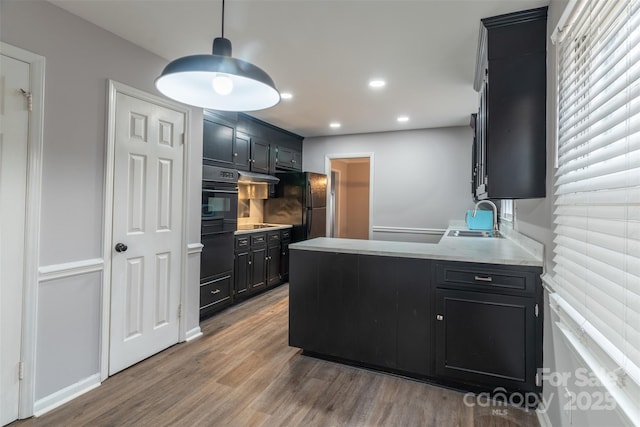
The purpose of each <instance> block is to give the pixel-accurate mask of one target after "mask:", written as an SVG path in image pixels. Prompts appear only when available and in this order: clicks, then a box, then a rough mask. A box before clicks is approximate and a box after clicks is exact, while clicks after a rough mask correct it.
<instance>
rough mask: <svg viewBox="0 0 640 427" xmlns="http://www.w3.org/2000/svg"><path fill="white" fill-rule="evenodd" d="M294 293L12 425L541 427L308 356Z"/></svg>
mask: <svg viewBox="0 0 640 427" xmlns="http://www.w3.org/2000/svg"><path fill="white" fill-rule="evenodd" d="M288 291H289V288H288V285H283V286H280V287H279V288H276V289H274V290H272V291H270V292H268V293H265V294H263V295H261V296H259V297H257V298H254V299H253V300H251V301H247V302H245V303H243V304H240V305H237V306H235V307H232V308H230V309H227V310H226V311H224V312H222V313H220V314H218V315H216V316H214V317H212V318H210V319H208V320H206V321H205V322H203V323H202V328H203V333H204V336H203V337H202V338H199V339H197V340H194V341H193V342H191V343H188V344H178V345H176V346H173V347H171V348H169V349H167V350H165V351H163V352H162V353H160V354H157V355H155V356H153V357H151V358H149V359H147V360H145V361H142V362H140V363H138V364H137V365H135V366H132V367H131V368H129V369H126V370H124V371H122V372H120V373H118V374H117V375H114V376H113V377H110V378H109V379H107V380H106V381H105V382H104V383H103V384H102V385H101V386H100V387H98V388H96V389H95V390H92V391H90V392H89V393H86V394H84V395H82V396H80V397H78V398H77V399H75V400H73V401H71V402H69V403H67V404H66V405H64V406H61V407H60V408H58V409H56V410H54V411H51V412H49V413H47V414H45V415H43V416H41V417H39V418H32V419H29V420H23V421H19V422H15V423H13V424H11V427H17V426H19V427H23V426H25V427H26V426H305V427H306V426H447V427H450V426H496V427H498V426H505V427H506V426H522V427H529V426H538V422H537V418H536V415H535V413H534V412H532V411H529V412H527V411H523V410H521V409H518V408H513V407H504V406H496V407H484V408H483V407H479V406H475V407H468V406H466V405H465V404H464V401H463V397H464V394H463V393H460V392H456V391H452V390H448V389H444V388H440V387H436V386H432V385H429V384H425V383H422V382H418V381H412V380H409V379H405V378H399V377H396V376H392V375H387V374H383V373H378V372H373V371H369V370H365V369H360V368H355V367H350V366H345V365H341V364H337V363H333V362H328V361H324V360H319V359H315V358H311V357H307V356H303V355H301V354H300V350H299V349H297V348H292V347H289V346H288V345H287V340H288V332H287V329H288ZM505 408H506V409H505ZM496 410H498V411H500V412H492V411H496Z"/></svg>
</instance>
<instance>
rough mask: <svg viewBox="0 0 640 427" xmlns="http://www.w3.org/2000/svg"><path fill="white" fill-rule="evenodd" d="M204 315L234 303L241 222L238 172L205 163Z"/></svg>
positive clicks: (203, 198) (202, 230)
mask: <svg viewBox="0 0 640 427" xmlns="http://www.w3.org/2000/svg"><path fill="white" fill-rule="evenodd" d="M201 218H202V225H201V241H202V244H203V245H204V248H203V249H202V256H201V258H200V314H201V316H202V315H205V314H207V313H209V312H213V311H215V310H216V309H217V308H222V307H224V306H226V305H227V304H226V303H228V302H231V289H232V282H233V245H234V232H235V231H236V228H237V224H238V171H237V170H235V169H227V168H221V167H218V166H212V165H203V166H202V217H201Z"/></svg>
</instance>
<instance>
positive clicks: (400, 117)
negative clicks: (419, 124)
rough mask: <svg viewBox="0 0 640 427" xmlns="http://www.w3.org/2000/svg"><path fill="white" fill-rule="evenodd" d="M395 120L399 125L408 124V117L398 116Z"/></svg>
mask: <svg viewBox="0 0 640 427" xmlns="http://www.w3.org/2000/svg"><path fill="white" fill-rule="evenodd" d="M397 120H398V121H399V122H400V123H403V122H408V121H409V117H408V116H398V119H397Z"/></svg>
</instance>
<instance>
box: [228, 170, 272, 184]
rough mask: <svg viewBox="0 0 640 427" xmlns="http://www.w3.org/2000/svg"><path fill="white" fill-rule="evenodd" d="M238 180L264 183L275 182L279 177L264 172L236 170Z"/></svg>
mask: <svg viewBox="0 0 640 427" xmlns="http://www.w3.org/2000/svg"><path fill="white" fill-rule="evenodd" d="M238 182H249V183H256V182H264V183H266V184H277V183H279V182H280V178H276V177H275V176H273V175H267V174H264V173H255V172H246V171H238Z"/></svg>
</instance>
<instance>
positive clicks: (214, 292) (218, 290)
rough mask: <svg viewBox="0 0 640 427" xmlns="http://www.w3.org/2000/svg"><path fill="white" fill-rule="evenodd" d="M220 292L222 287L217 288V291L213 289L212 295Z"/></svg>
mask: <svg viewBox="0 0 640 427" xmlns="http://www.w3.org/2000/svg"><path fill="white" fill-rule="evenodd" d="M219 293H220V289H216V290H215V291H211V294H212V295H215V294H219Z"/></svg>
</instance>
